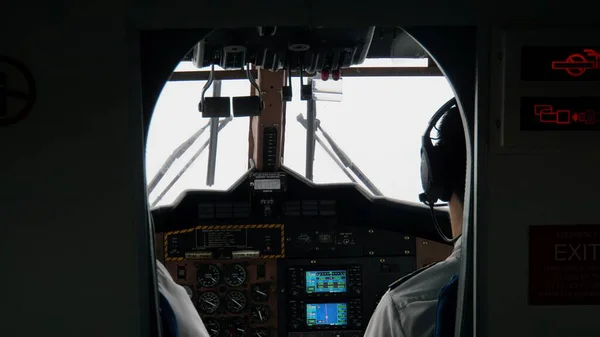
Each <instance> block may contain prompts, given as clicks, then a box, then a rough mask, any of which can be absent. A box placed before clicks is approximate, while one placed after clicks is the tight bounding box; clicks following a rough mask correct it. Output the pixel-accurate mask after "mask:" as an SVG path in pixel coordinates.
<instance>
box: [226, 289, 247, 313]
mask: <svg viewBox="0 0 600 337" xmlns="http://www.w3.org/2000/svg"><path fill="white" fill-rule="evenodd" d="M225 304H226V306H227V310H229V312H232V313H238V312H241V311H242V310H244V309H245V308H246V296H244V294H243V293H242V292H241V291H232V292H230V293H228V294H227V295H225Z"/></svg>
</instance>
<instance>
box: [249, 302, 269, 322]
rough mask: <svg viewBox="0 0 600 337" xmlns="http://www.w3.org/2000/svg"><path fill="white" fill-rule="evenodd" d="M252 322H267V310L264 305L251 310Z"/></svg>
mask: <svg viewBox="0 0 600 337" xmlns="http://www.w3.org/2000/svg"><path fill="white" fill-rule="evenodd" d="M252 320H253V321H255V322H259V323H264V322H266V321H268V320H269V308H267V307H266V306H264V305H257V306H255V307H254V308H252Z"/></svg>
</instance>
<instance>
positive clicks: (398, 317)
mask: <svg viewBox="0 0 600 337" xmlns="http://www.w3.org/2000/svg"><path fill="white" fill-rule="evenodd" d="M460 249H461V238H459V239H458V240H457V241H456V242H455V244H454V250H453V251H452V254H451V255H450V256H449V257H448V258H447V259H446V260H444V261H441V262H439V263H437V264H435V265H433V266H431V267H429V268H427V269H426V270H423V271H422V272H420V273H418V274H416V275H415V276H413V277H411V278H408V279H407V280H406V281H405V282H404V283H401V284H400V285H398V286H397V287H396V288H393V287H392V289H390V290H388V291H387V292H386V293H385V294H384V295H383V297H382V298H381V301H380V302H379V305H377V308H376V309H375V312H373V316H372V317H371V320H370V321H369V325H368V326H367V330H366V331H365V337H405V336H406V337H431V336H433V331H434V328H435V320H436V311H437V302H438V296H439V294H440V290H441V289H442V288H443V287H444V286H445V285H446V284H447V283H448V282H449V281H450V279H451V278H452V276H453V275H455V274H457V273H458V272H459V270H460V259H459V258H460Z"/></svg>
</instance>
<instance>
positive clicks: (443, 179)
mask: <svg viewBox="0 0 600 337" xmlns="http://www.w3.org/2000/svg"><path fill="white" fill-rule="evenodd" d="M436 155H437V160H438V165H439V170H438V171H437V172H439V174H438V175H437V177H436V178H437V179H438V183H437V187H438V196H439V199H440V200H441V201H444V202H448V201H450V198H451V197H452V189H453V188H454V186H452V182H451V180H450V170H451V168H452V164H451V162H450V160H451V158H449V157H448V152H447V151H445V150H444V149H443V148H441V147H439V146H438V147H437V153H436Z"/></svg>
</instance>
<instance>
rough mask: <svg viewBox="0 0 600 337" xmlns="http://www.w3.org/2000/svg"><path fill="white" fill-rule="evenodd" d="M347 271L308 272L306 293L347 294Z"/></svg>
mask: <svg viewBox="0 0 600 337" xmlns="http://www.w3.org/2000/svg"><path fill="white" fill-rule="evenodd" d="M346 291H347V290H346V271H345V270H316V271H307V272H306V293H308V294H313V293H345V292H346Z"/></svg>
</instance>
